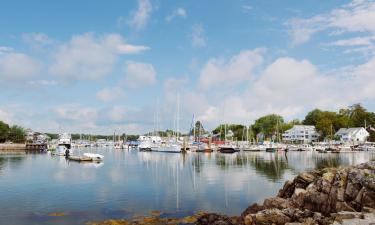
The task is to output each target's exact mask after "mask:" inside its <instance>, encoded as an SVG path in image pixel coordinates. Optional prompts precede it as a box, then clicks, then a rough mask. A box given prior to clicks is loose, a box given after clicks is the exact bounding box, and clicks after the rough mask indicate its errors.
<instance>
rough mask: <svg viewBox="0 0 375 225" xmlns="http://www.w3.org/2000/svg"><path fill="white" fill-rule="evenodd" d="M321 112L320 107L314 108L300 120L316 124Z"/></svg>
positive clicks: (307, 123) (304, 123) (303, 122)
mask: <svg viewBox="0 0 375 225" xmlns="http://www.w3.org/2000/svg"><path fill="white" fill-rule="evenodd" d="M322 113H323V112H322V111H321V110H320V109H314V110H313V111H311V112H309V113H308V114H307V115H306V117H305V119H304V120H303V121H302V124H303V125H313V126H316V124H317V123H318V120H319V117H320V116H321V114H322Z"/></svg>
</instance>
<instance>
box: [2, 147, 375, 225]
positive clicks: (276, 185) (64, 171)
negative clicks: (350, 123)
mask: <svg viewBox="0 0 375 225" xmlns="http://www.w3.org/2000/svg"><path fill="white" fill-rule="evenodd" d="M85 151H87V150H80V153H83V152H85ZM89 151H91V152H97V153H100V154H103V155H104V156H105V160H104V162H103V163H100V164H94V163H76V162H69V161H66V160H65V158H63V157H55V156H51V155H49V154H25V155H0V209H1V210H0V224H51V223H53V224H85V223H86V222H88V221H95V220H101V219H108V218H132V217H134V216H137V215H146V214H149V213H150V212H151V211H152V210H158V211H161V212H162V213H163V214H162V215H163V216H184V215H190V214H192V213H195V212H198V211H213V212H219V213H225V214H230V215H235V214H240V213H241V212H242V211H243V210H244V209H245V208H246V207H247V206H248V205H249V204H251V203H253V202H262V201H263V199H264V198H266V197H270V196H274V195H275V194H276V193H277V191H278V189H280V188H281V187H282V185H283V184H284V182H285V180H287V179H292V178H293V177H294V176H295V175H296V174H297V173H298V172H300V171H304V170H310V169H314V168H321V167H325V166H338V165H349V164H357V163H362V162H365V161H368V160H370V159H374V158H375V153H369V152H362V153H345V154H329V153H328V154H319V153H313V152H302V153H301V152H289V153H288V154H287V155H284V153H266V152H253V153H250V152H249V153H236V154H232V155H227V154H220V153H217V154H213V153H211V154H204V153H188V154H185V155H182V154H174V153H156V152H138V151H136V150H130V151H128V150H112V149H105V148H103V149H92V150H89ZM60 212H61V213H64V214H65V215H64V216H51V215H49V214H50V213H60Z"/></svg>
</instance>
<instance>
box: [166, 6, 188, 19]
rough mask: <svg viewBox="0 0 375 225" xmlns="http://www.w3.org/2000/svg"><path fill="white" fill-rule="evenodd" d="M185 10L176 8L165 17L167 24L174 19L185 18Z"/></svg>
mask: <svg viewBox="0 0 375 225" xmlns="http://www.w3.org/2000/svg"><path fill="white" fill-rule="evenodd" d="M186 15H187V13H186V10H185V9H184V8H177V9H175V10H174V11H173V12H172V13H171V14H170V15H168V16H167V17H165V20H166V21H167V22H170V21H172V20H173V19H174V18H177V17H180V18H186Z"/></svg>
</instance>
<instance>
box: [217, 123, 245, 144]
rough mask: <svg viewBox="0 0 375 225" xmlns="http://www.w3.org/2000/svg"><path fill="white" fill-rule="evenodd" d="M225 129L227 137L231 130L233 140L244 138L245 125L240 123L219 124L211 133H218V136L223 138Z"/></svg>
mask: <svg viewBox="0 0 375 225" xmlns="http://www.w3.org/2000/svg"><path fill="white" fill-rule="evenodd" d="M225 130H226V131H227V137H228V134H229V133H230V131H231V132H233V134H232V137H231V139H233V140H238V141H239V140H243V139H244V140H246V126H244V125H242V124H220V125H219V126H218V127H216V128H215V129H214V130H213V131H212V133H213V134H216V135H217V134H220V138H221V139H222V140H223V139H224V138H225V132H224V131H225ZM249 133H250V131H249Z"/></svg>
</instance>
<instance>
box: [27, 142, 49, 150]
mask: <svg viewBox="0 0 375 225" xmlns="http://www.w3.org/2000/svg"><path fill="white" fill-rule="evenodd" d="M45 150H47V144H39V143H28V144H26V151H45Z"/></svg>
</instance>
